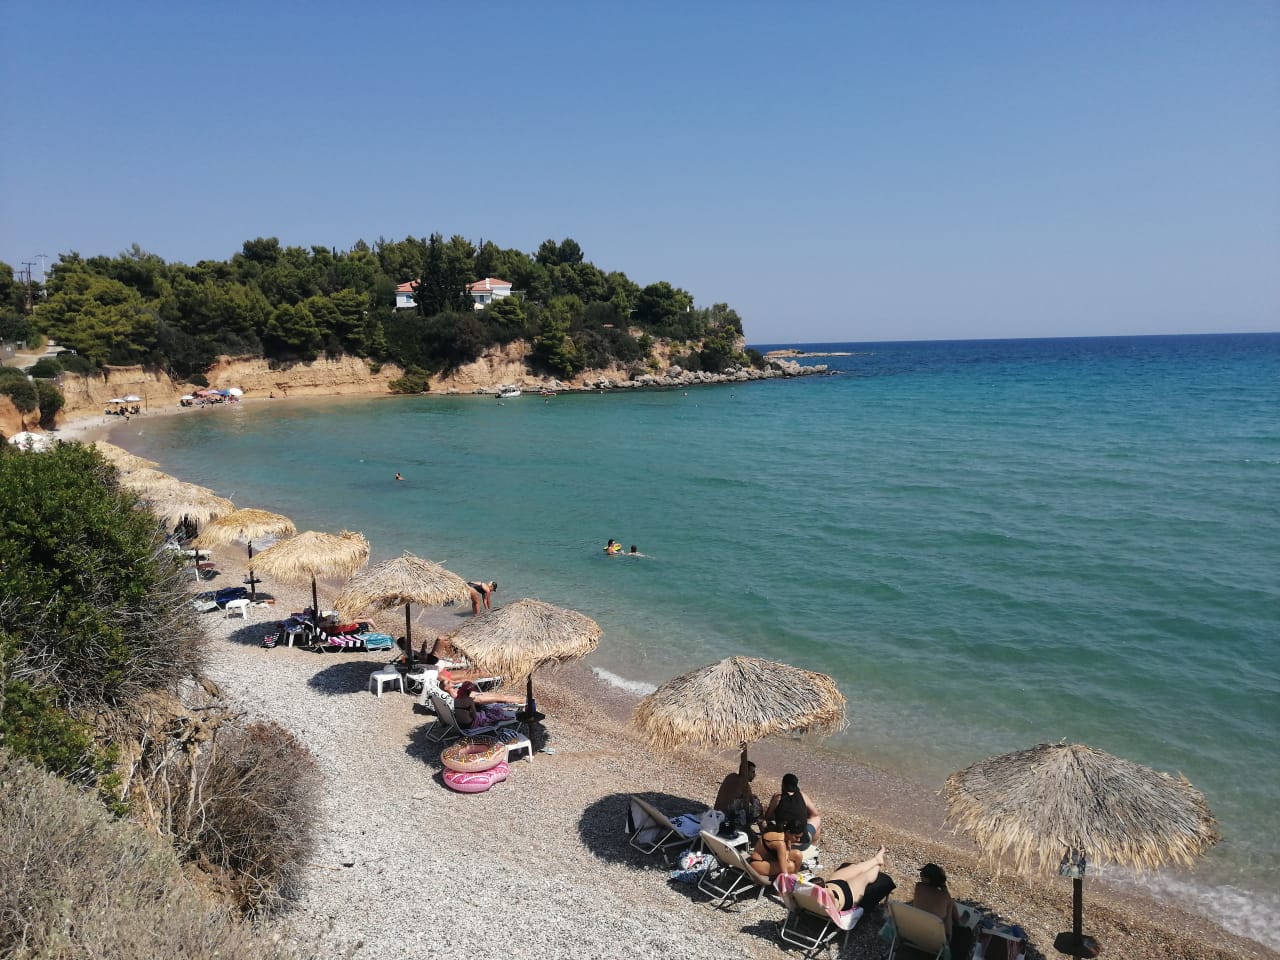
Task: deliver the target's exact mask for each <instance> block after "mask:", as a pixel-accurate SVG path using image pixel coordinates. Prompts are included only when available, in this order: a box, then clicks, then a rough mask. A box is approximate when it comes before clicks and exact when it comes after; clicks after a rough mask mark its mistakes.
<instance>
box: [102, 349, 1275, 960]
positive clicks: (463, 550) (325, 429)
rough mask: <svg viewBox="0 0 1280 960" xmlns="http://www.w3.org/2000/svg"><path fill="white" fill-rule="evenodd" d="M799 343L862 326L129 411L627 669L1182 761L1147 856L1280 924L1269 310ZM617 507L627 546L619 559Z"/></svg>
mask: <svg viewBox="0 0 1280 960" xmlns="http://www.w3.org/2000/svg"><path fill="white" fill-rule="evenodd" d="M788 346H795V345H794V344H789V345H788ZM761 348H762V349H768V347H767V346H764V345H762V347H761ZM804 348H805V349H806V350H811V351H831V352H846V353H848V354H849V355H847V356H839V357H824V358H817V359H813V360H806V361H804V362H806V363H826V364H828V365H829V366H830V368H831V369H832V370H834V371H839V374H838V375H836V376H812V377H804V378H797V379H789V380H775V381H767V382H758V383H747V384H739V385H734V386H720V387H704V388H697V389H690V390H688V391H687V392H686V391H681V390H673V391H664V392H646V393H630V392H628V393H622V392H618V393H608V394H585V395H567V394H565V395H561V396H558V397H556V398H554V399H552V400H550V401H544V400H543V399H540V398H539V397H537V396H524V397H521V398H519V399H514V400H508V401H504V402H498V401H495V400H494V399H492V398H478V397H417V398H394V399H393V398H378V399H352V400H346V399H344V400H342V401H332V402H330V401H307V402H294V401H287V400H275V401H271V402H267V403H261V404H257V405H245V406H240V407H230V408H215V409H210V410H200V411H192V412H190V413H188V414H186V415H183V416H179V417H172V418H163V419H155V420H145V419H144V420H141V421H136V422H135V424H130V425H129V426H128V427H127V428H125V429H126V431H127V433H126V435H119V434H117V437H118V439H119V440H120V442H122V443H125V444H126V445H128V446H129V447H130V448H131V449H135V450H137V451H139V452H142V453H144V454H146V455H148V456H152V457H155V458H156V459H159V460H160V461H162V463H163V464H164V465H165V467H166V468H167V469H169V470H171V471H172V472H174V473H176V474H178V475H179V476H181V477H183V478H184V479H189V480H194V481H196V482H200V483H206V484H209V485H210V486H213V487H215V488H216V489H218V490H219V491H220V492H222V493H224V494H226V495H228V496H230V497H231V498H232V499H234V500H235V501H236V503H237V505H240V506H258V507H264V508H267V509H272V510H278V511H280V512H283V513H286V514H289V515H290V516H292V517H293V518H294V519H295V520H296V521H297V523H298V526H299V528H300V529H319V530H338V529H343V528H349V529H354V530H360V531H362V532H363V533H364V534H365V535H366V536H367V537H368V538H369V539H370V541H371V543H372V544H373V547H374V553H375V559H384V558H386V557H390V556H393V555H396V554H398V553H399V552H400V551H402V550H409V551H411V552H413V553H416V554H418V555H421V556H425V557H429V558H431V559H434V560H439V561H441V562H443V563H444V564H446V565H447V566H449V567H450V568H451V569H453V570H455V571H457V572H458V573H460V574H462V575H463V576H465V577H468V578H480V577H484V578H491V579H495V580H497V581H498V582H499V585H500V589H499V593H498V599H499V600H507V599H514V598H518V597H522V596H532V597H540V598H542V599H544V600H549V601H551V602H554V603H558V604H562V605H565V606H569V607H573V608H575V609H578V610H581V611H582V612H584V613H586V614H588V615H589V616H591V617H593V618H595V619H596V620H598V621H599V622H600V623H601V625H602V626H603V627H604V631H605V637H604V641H603V643H602V645H601V647H600V650H599V652H598V653H597V654H596V655H594V656H593V658H592V663H593V665H594V666H595V667H596V668H598V669H599V670H600V671H604V672H605V674H606V675H607V676H608V677H610V678H611V679H612V680H613V681H614V682H617V683H619V684H623V685H628V686H631V687H633V688H634V689H642V688H643V687H644V685H646V684H648V685H651V684H655V683H659V682H661V681H663V680H665V679H667V678H669V677H671V676H674V675H676V674H677V673H680V672H683V671H684V670H685V669H688V668H692V667H694V666H698V665H701V664H704V663H707V662H710V661H712V660H715V659H719V658H720V657H723V656H726V655H728V654H733V653H747V654H752V655H759V656H765V657H772V658H776V659H779V660H784V661H787V662H790V663H793V664H797V665H802V666H805V667H809V668H813V669H817V670H822V671H825V672H828V673H830V674H832V675H834V676H835V677H836V679H837V680H838V681H839V683H840V686H841V688H842V690H843V691H844V693H845V694H846V696H847V697H848V699H849V719H850V728H849V732H848V733H847V734H846V735H844V737H843V739H837V741H836V742H835V745H836V746H838V747H840V748H841V749H844V750H847V751H848V752H849V753H851V754H853V755H855V756H857V757H859V758H861V759H864V760H866V761H869V762H871V763H873V764H876V765H878V766H881V767H884V768H888V769H890V770H894V771H896V772H899V773H901V774H903V775H905V776H908V777H911V778H914V779H916V780H918V781H919V782H921V783H922V784H926V785H928V786H929V787H932V788H937V787H938V786H940V784H941V781H942V780H943V779H944V778H945V776H946V775H947V774H948V773H949V772H951V771H953V770H956V769H959V768H961V767H964V766H967V765H968V764H970V763H972V762H974V761H976V760H979V759H981V758H983V757H985V756H988V755H991V754H995V753H1001V752H1005V751H1009V750H1013V749H1017V748H1021V747H1026V746H1030V745H1032V744H1034V743H1037V742H1040V741H1056V740H1059V739H1061V738H1067V739H1069V740H1078V741H1083V742H1085V743H1089V744H1091V745H1093V746H1096V747H1099V748H1102V749H1104V750H1107V751H1110V752H1112V753H1115V754H1118V755H1120V756H1123V757H1128V758H1130V759H1133V760H1137V761H1139V762H1142V763H1146V764H1149V765H1151V766H1153V767H1156V768H1157V769H1162V770H1168V771H1172V772H1181V773H1183V774H1185V775H1186V776H1187V777H1188V778H1189V779H1190V780H1191V781H1192V782H1193V783H1195V784H1196V785H1197V786H1198V787H1199V788H1200V789H1201V790H1203V791H1204V793H1205V794H1206V796H1207V797H1208V800H1209V803H1210V806H1211V808H1212V809H1213V810H1214V812H1215V813H1216V814H1217V816H1218V817H1219V819H1220V821H1221V830H1222V833H1223V836H1224V840H1223V842H1222V844H1221V845H1220V846H1219V847H1218V848H1216V849H1215V850H1214V851H1213V852H1212V853H1211V855H1210V856H1209V857H1207V858H1206V860H1205V861H1204V862H1203V864H1202V865H1201V866H1200V867H1199V868H1198V869H1197V870H1196V871H1195V873H1193V874H1184V873H1179V872H1162V873H1161V874H1159V875H1158V876H1156V877H1154V878H1148V879H1147V880H1145V881H1143V882H1147V883H1149V884H1151V885H1153V886H1155V887H1156V888H1158V889H1159V890H1161V891H1163V892H1164V893H1165V894H1167V895H1169V896H1176V897H1178V898H1180V899H1185V900H1190V901H1194V902H1195V903H1197V904H1198V905H1199V907H1200V909H1201V910H1203V911H1205V912H1209V913H1211V914H1212V915H1214V916H1216V917H1218V918H1219V919H1221V920H1223V921H1224V922H1227V923H1229V924H1230V925H1232V926H1234V927H1236V928H1237V929H1239V930H1240V931H1241V932H1244V933H1246V934H1248V935H1252V936H1254V937H1256V938H1257V939H1259V940H1262V941H1264V942H1268V943H1271V944H1273V945H1274V944H1278V943H1280V929H1278V927H1277V924H1278V923H1280V921H1277V917H1280V752H1278V751H1277V734H1278V733H1280V652H1277V642H1280V334H1260V335H1239V336H1226V335H1223V336H1216V335H1215V336H1175V337H1138V338H1129V337H1115V338H1097V339H1060V340H1006V341H960V342H914V343H866V344H858V343H848V344H807V345H804ZM397 472H399V473H401V474H403V475H404V477H405V481H404V482H402V483H398V482H396V481H395V480H394V476H395V474H396V473H397ZM609 537H614V538H616V539H618V540H619V541H621V542H622V544H623V545H624V546H625V547H629V546H630V545H631V544H635V545H637V547H638V548H639V550H640V551H641V552H642V553H643V554H644V556H642V557H638V558H631V557H626V558H621V559H618V558H613V559H610V558H606V557H605V556H604V554H603V552H602V549H601V548H602V546H603V545H604V542H605V540H606V539H607V538H609ZM1260 906H1261V907H1263V909H1259V907H1260Z"/></svg>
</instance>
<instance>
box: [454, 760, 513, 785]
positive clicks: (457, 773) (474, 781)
mask: <svg viewBox="0 0 1280 960" xmlns="http://www.w3.org/2000/svg"><path fill="white" fill-rule="evenodd" d="M505 779H507V761H505V760H499V761H498V762H497V764H496V765H495V766H492V767H490V768H489V769H488V770H446V771H445V772H444V785H445V786H446V787H448V788H449V789H450V790H457V791H458V792H459V793H484V792H485V791H486V790H488V789H489V788H490V787H492V786H493V785H494V784H495V783H501V782H502V781H503V780H505Z"/></svg>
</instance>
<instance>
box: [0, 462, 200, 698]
mask: <svg viewBox="0 0 1280 960" xmlns="http://www.w3.org/2000/svg"><path fill="white" fill-rule="evenodd" d="M114 478H115V471H114V470H113V469H111V468H110V467H108V466H107V465H106V463H105V462H104V461H103V460H102V458H101V457H100V456H99V455H98V454H97V452H96V451H94V450H92V449H91V448H89V447H86V446H83V445H82V444H78V443H73V444H59V445H58V446H56V447H55V448H54V449H53V450H51V451H49V452H48V453H44V454H41V455H40V456H38V457H31V456H13V455H8V454H7V451H6V452H4V453H0V596H5V597H12V598H20V600H21V602H19V603H13V604H10V605H8V606H6V607H0V632H3V633H7V634H9V635H10V636H12V637H15V638H17V639H18V649H17V651H16V652H15V654H14V656H13V659H12V661H11V662H10V664H9V665H8V667H7V671H8V675H9V677H10V678H12V679H14V680H21V681H23V682H25V683H28V684H31V685H32V686H33V687H37V688H40V687H50V688H52V689H53V690H54V691H55V697H56V701H57V703H58V705H59V706H61V707H64V708H67V709H68V710H70V711H71V712H73V713H74V712H75V711H76V710H77V709H79V708H96V707H101V706H111V705H116V704H119V703H121V702H125V701H128V700H132V699H135V698H137V697H138V696H139V695H141V694H142V693H144V692H146V691H148V690H154V689H174V688H176V686H177V684H178V682H179V681H180V680H182V679H183V678H186V677H191V676H194V675H195V674H196V673H197V672H198V671H199V668H200V667H201V666H202V665H203V659H204V648H205V642H206V641H205V638H204V635H203V633H202V631H201V629H200V626H199V624H198V623H197V622H196V619H195V618H196V614H195V613H194V611H193V610H192V608H191V605H190V603H189V602H188V594H187V589H186V588H187V580H186V579H185V578H183V577H182V571H181V567H180V564H179V562H178V561H176V560H175V559H174V557H173V555H172V554H171V553H170V552H169V551H165V550H161V549H160V543H161V537H160V528H159V525H158V524H157V522H156V520H155V518H154V517H153V516H152V515H151V514H149V513H147V512H145V511H143V510H141V509H140V508H138V506H137V502H136V500H135V499H134V498H133V496H132V495H131V494H128V493H125V492H123V491H120V490H119V489H118V488H117V487H116V486H115V480H114Z"/></svg>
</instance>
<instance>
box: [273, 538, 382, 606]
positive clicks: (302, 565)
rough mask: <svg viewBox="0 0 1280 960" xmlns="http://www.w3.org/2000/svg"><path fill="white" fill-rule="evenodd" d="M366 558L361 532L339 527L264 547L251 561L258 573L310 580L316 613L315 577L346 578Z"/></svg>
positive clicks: (367, 553)
mask: <svg viewBox="0 0 1280 960" xmlns="http://www.w3.org/2000/svg"><path fill="white" fill-rule="evenodd" d="M368 560H369V541H368V540H366V539H365V538H364V536H363V534H359V533H352V532H351V531H350V530H343V531H342V532H341V533H319V532H317V531H315V530H308V531H306V532H305V533H300V534H298V535H297V536H296V537H291V538H289V539H288V540H281V541H280V542H279V543H277V544H275V545H274V546H270V547H267V549H265V550H263V551H262V552H261V553H260V554H258V556H257V558H256V559H255V560H254V566H255V567H257V569H258V572H259V573H265V574H266V575H267V576H269V577H278V578H279V579H281V580H287V581H291V582H294V583H305V582H306V581H307V580H310V581H311V609H312V611H313V612H314V614H315V615H316V617H317V618H318V617H319V616H320V599H319V595H318V594H317V592H316V577H318V576H319V577H342V578H344V579H345V578H347V577H349V576H351V574H353V573H355V572H356V571H357V570H359V569H360V568H361V567H363V566H364V565H365V563H367V562H368Z"/></svg>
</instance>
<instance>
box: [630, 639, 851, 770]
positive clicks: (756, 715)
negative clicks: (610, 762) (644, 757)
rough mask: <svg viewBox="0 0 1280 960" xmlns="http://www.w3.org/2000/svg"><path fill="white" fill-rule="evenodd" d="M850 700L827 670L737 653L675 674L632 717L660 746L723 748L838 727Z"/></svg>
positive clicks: (668, 747) (646, 735)
mask: <svg viewBox="0 0 1280 960" xmlns="http://www.w3.org/2000/svg"><path fill="white" fill-rule="evenodd" d="M844 710H845V699H844V695H843V694H842V693H841V692H840V690H839V689H838V688H837V687H836V682H835V681H834V680H832V679H831V678H830V677H829V676H827V675H826V674H825V673H816V672H814V671H812V670H802V669H801V668H799V667H793V666H790V665H788V664H785V663H775V662H774V661H772V660H761V659H758V658H756V657H729V658H727V659H725V660H721V661H720V662H719V663H712V664H709V665H707V666H705V667H700V668H698V669H697V670H693V671H691V672H689V673H686V674H684V675H683V676H679V677H676V678H675V679H674V680H668V681H667V682H666V683H664V684H663V685H662V686H660V687H659V688H658V689H657V690H655V691H654V692H653V693H651V694H649V695H648V696H647V697H645V698H643V699H642V700H641V701H640V703H639V704H637V705H636V709H635V712H634V713H633V714H632V717H631V722H632V723H633V724H634V725H635V727H636V728H637V729H638V730H640V732H641V733H642V734H643V735H644V736H645V738H646V739H647V740H648V741H649V743H650V745H652V746H654V747H656V748H658V749H660V750H674V749H675V748H676V747H679V746H684V745H691V746H696V747H702V748H711V749H722V748H725V747H736V746H738V745H739V744H743V743H749V742H751V741H753V740H763V739H764V738H765V737H771V736H774V735H776V734H780V733H822V734H829V733H835V732H836V731H837V730H840V729H842V728H843V727H844V725H845V715H844Z"/></svg>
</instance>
